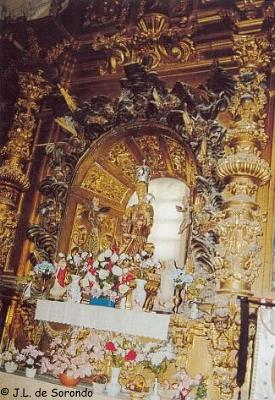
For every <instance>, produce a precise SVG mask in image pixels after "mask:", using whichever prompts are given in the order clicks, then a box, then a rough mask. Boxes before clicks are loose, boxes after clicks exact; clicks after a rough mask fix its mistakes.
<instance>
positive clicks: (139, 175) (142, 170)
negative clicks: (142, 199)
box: [136, 160, 150, 183]
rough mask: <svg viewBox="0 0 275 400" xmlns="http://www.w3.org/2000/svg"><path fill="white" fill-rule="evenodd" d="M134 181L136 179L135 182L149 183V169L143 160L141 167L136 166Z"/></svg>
mask: <svg viewBox="0 0 275 400" xmlns="http://www.w3.org/2000/svg"><path fill="white" fill-rule="evenodd" d="M136 179H137V182H145V183H149V180H150V168H149V167H148V165H146V164H145V160H143V164H142V165H138V166H137V170H136Z"/></svg>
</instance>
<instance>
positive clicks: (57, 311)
mask: <svg viewBox="0 0 275 400" xmlns="http://www.w3.org/2000/svg"><path fill="white" fill-rule="evenodd" d="M35 319H37V320H40V321H49V322H59V323H61V324H68V325H74V326H81V327H84V328H94V329H98V330H103V331H113V332H118V333H122V334H128V335H134V336H144V337H149V338H154V339H160V340H166V339H167V336H168V329H169V322H170V315H166V314H156V313H153V312H143V311H134V310H120V309H116V308H109V307H101V306H92V305H87V304H78V303H70V302H60V301H52V300H38V301H37V304H36V312H35Z"/></svg>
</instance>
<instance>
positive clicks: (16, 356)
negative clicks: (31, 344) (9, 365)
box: [0, 348, 20, 365]
mask: <svg viewBox="0 0 275 400" xmlns="http://www.w3.org/2000/svg"><path fill="white" fill-rule="evenodd" d="M19 361H20V353H19V350H17V349H16V348H13V349H10V350H5V351H3V352H2V353H0V365H1V364H2V363H4V364H5V363H6V362H15V363H17V362H19Z"/></svg>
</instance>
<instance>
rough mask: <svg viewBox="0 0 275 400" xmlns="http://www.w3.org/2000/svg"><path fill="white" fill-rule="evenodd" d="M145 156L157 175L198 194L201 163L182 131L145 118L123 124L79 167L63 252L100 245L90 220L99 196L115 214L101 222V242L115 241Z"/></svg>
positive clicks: (67, 214)
mask: <svg viewBox="0 0 275 400" xmlns="http://www.w3.org/2000/svg"><path fill="white" fill-rule="evenodd" d="M142 160H146V164H147V165H149V166H150V170H151V177H152V178H153V179H154V178H158V177H172V178H176V179H179V180H182V181H184V182H185V183H186V185H187V186H188V187H189V188H190V192H191V194H193V190H194V187H195V182H196V178H195V177H196V173H197V165H196V161H195V157H194V154H193V152H192V150H191V149H190V147H189V146H188V144H186V143H185V142H184V140H183V139H182V138H181V137H180V135H178V134H177V133H176V132H175V131H173V130H172V129H170V128H168V127H166V126H163V125H161V124H156V123H152V122H150V121H146V120H144V121H139V122H138V123H137V124H132V123H129V124H123V125H120V126H119V128H116V129H112V130H110V131H109V132H107V133H105V134H104V135H102V136H101V137H100V138H99V139H98V140H96V141H95V142H94V143H93V144H92V145H91V147H90V148H89V149H88V150H87V151H86V152H85V154H84V155H83V156H82V157H81V159H80V160H79V162H78V164H77V166H76V168H75V173H74V177H73V181H72V185H71V187H70V189H69V192H68V200H67V205H66V212H65V215H64V220H63V224H62V229H61V234H60V240H59V246H58V251H63V252H65V253H66V252H68V251H70V250H71V249H72V248H73V247H75V246H77V247H83V248H86V249H87V248H88V249H89V250H92V249H91V247H92V246H94V248H96V246H97V245H96V243H95V242H94V240H96V238H94V239H93V238H91V235H90V233H89V231H92V229H93V227H92V226H91V224H90V223H89V222H88V221H87V204H89V202H91V201H92V199H93V198H94V197H97V198H99V202H100V207H110V212H109V213H108V215H105V216H104V218H105V222H104V221H102V229H103V236H102V240H103V241H104V240H105V241H106V243H107V244H108V245H110V244H111V243H110V242H109V243H108V237H109V239H110V240H111V237H112V238H114V236H115V235H116V233H117V229H118V225H119V222H120V219H121V217H122V215H123V214H124V211H125V208H126V206H127V203H128V201H129V199H130V197H131V196H132V194H133V192H134V191H135V171H136V166H137V165H140V164H141V163H142ZM104 223H105V226H106V229H105V233H104ZM104 235H105V236H104ZM104 238H105V239H104ZM91 242H92V243H91ZM107 244H106V245H107ZM98 246H99V245H98ZM101 250H102V248H101Z"/></svg>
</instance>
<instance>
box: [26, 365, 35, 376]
mask: <svg viewBox="0 0 275 400" xmlns="http://www.w3.org/2000/svg"><path fill="white" fill-rule="evenodd" d="M25 375H26V377H27V378H34V377H35V375H36V368H29V367H26V369H25Z"/></svg>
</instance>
